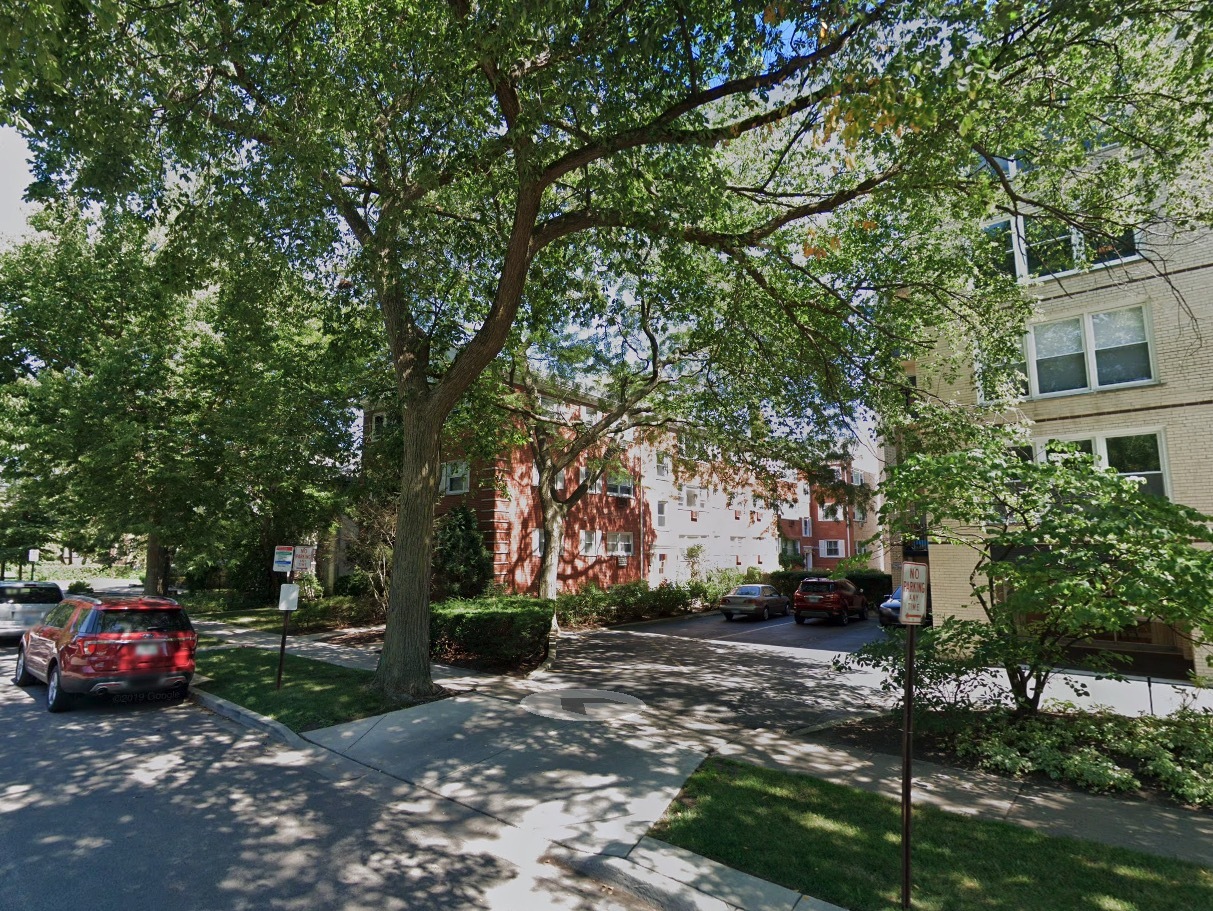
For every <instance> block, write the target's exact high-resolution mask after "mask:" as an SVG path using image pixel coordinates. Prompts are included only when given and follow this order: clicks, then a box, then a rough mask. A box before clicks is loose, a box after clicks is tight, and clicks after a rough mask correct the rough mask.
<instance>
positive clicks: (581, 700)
mask: <svg viewBox="0 0 1213 911" xmlns="http://www.w3.org/2000/svg"><path fill="white" fill-rule="evenodd" d="M521 704H522V707H523V708H524V709H526V710H527V711H528V712H531V713H532V714H534V715H542V716H543V717H544V718H559V719H561V720H562V721H614V720H615V719H616V718H626V717H627V716H629V715H639V714H640V713H641V712H643V711H644V710H645V708H646V706H645V704H644V703H643V702H641V701H640V700H639V699H637V698H636V697H635V696H628V695H626V694H625V693H615V692H612V691H611V690H553V691H552V692H550V693H535V694H534V695H533V696H527V697H526V698H525V699H523V700H522V703H521Z"/></svg>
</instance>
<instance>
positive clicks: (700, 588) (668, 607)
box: [556, 580, 713, 627]
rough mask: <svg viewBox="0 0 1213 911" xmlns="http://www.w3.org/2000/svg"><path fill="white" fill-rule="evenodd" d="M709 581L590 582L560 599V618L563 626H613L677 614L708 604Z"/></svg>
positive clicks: (710, 584)
mask: <svg viewBox="0 0 1213 911" xmlns="http://www.w3.org/2000/svg"><path fill="white" fill-rule="evenodd" d="M712 587H713V586H712V583H711V582H710V581H708V580H698V581H696V580H692V581H691V582H689V583H686V584H679V583H674V582H663V583H661V584H660V585H658V586H657V587H656V588H650V587H649V584H648V582H645V581H644V580H638V581H636V582H625V583H624V584H622V585H616V586H614V587H612V588H609V589H602V588H599V587H598V586H596V585H589V586H586V587H585V588H583V589H582V590H581V591H579V592H576V593H573V594H563V595H561V596H560V597H558V598H557V599H556V619H557V621H558V622H559V623H560V624H561V625H562V626H571V627H586V626H610V625H612V624H617V623H635V622H637V621H640V620H653V619H656V618H658V617H674V616H677V615H679V614H685V613H689V612H691V611H692V610H694V609H695V605H696V602H697V601H698V602H699V603H705V602H706V601H707V600H709V599H708V597H707V595H706V592H708V591H709V590H710V589H711V588H712Z"/></svg>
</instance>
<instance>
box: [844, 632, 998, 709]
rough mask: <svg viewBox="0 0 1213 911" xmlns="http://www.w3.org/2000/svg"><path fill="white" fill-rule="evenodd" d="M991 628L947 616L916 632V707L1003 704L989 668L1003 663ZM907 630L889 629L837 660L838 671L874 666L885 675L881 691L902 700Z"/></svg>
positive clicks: (936, 707) (994, 675) (899, 701)
mask: <svg viewBox="0 0 1213 911" xmlns="http://www.w3.org/2000/svg"><path fill="white" fill-rule="evenodd" d="M990 633H991V631H990V627H989V626H988V625H987V624H984V623H978V622H976V621H973V620H957V619H956V618H955V617H948V618H946V619H945V620H944V621H943V622H942V623H938V624H936V625H935V626H931V627H922V628H920V629H919V630H918V634H917V638H916V640H915V650H914V671H915V674H914V708H915V711H917V712H919V713H923V714H925V713H928V712H931V711H943V710H952V711H954V710H966V709H976V708H985V707H990V706H997V705H1002V704H1005V703H1006V701H1007V696H1006V692H1005V690H1003V689H1001V688H1000V687H998V686H997V682H998V678H997V673H996V672H995V671H993V670H991V666H994V667H998V666H1000V664H1001V662H1000V661H998V660H996V658H995V656H993V655H992V654H991V650H992V649H994V648H995V647H996V646H997V644H998V639H997V638H996V637H994V636H992V635H991V634H990ZM905 637H906V630H905V628H904V627H899V626H890V627H886V635H884V636H882V637H880V638H879V639H876V640H874V641H872V642H869V643H868V644H866V645H864V646H862V647H860V648H859V649H857V650H856V651H854V652H852V653H851V654H849V655H846V656H844V657H842V658H839V659H837V660H836V661H835V665H836V667H837V668H838V669H839V670H842V671H847V670H854V669H856V668H870V669H873V670H876V671H879V672H881V673H882V675H883V676H882V679H881V682H880V689H881V691H882V692H885V693H889V694H890V695H893V696H894V697H896V699H897V704H898V705H900V704H901V697H902V696H903V694H904V692H905V667H906V666H905V656H906V642H905Z"/></svg>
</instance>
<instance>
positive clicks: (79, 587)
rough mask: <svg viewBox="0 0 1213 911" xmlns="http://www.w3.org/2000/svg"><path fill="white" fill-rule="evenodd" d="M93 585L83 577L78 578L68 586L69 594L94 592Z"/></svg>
mask: <svg viewBox="0 0 1213 911" xmlns="http://www.w3.org/2000/svg"><path fill="white" fill-rule="evenodd" d="M92 590H93V587H92V586H91V585H89V584H88V583H87V582H85V581H84V580H82V579H77V580H76V581H75V582H73V583H72V584H71V585H69V586H68V587H67V593H68V594H69V595H87V594H89V593H90V592H92Z"/></svg>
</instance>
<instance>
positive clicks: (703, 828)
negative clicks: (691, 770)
mask: <svg viewBox="0 0 1213 911" xmlns="http://www.w3.org/2000/svg"><path fill="white" fill-rule="evenodd" d="M651 834H652V835H653V836H655V837H657V838H661V839H663V840H664V841H668V842H670V843H671V844H675V845H678V846H680V847H683V848H686V849H688V850H690V851H694V852H696V853H697V854H702V855H704V856H705V857H710V858H712V859H714V860H718V861H720V862H721V863H724V864H727V865H728V866H730V867H733V868H735V869H738V870H743V871H745V872H747V873H752V874H753V875H755V876H759V877H761V878H762V879H765V880H769V881H771V882H775V883H779V884H780V885H783V886H786V887H788V888H790V889H795V890H797V891H800V892H803V893H805V894H807V895H812V896H814V897H816V898H820V899H824V900H825V901H827V902H832V903H834V904H837V905H841V906H842V907H844V908H848V909H851V911H887V909H893V908H897V907H900V894H901V893H900V890H901V848H900V842H901V817H900V807H899V805H898V803H897V802H896V801H893V800H889V799H887V798H884V797H881V796H879V795H876V794H869V793H867V792H865V791H858V790H855V789H853V788H847V787H842V786H840V785H835V784H831V783H829V782H824V781H820V780H818V779H815V778H811V777H809V776H807V775H797V774H794V773H790V772H782V771H774V770H770V769H764V768H760V767H758V766H751V765H747V764H743V763H738V762H730V761H727V760H719V759H711V760H708V761H707V762H705V763H704V764H703V766H702V767H701V768H700V769H699V770H698V771H697V772H696V773H695V774H694V775H692V776H691V778H690V779H689V780H688V781H687V783H686V786H685V787H684V789H683V792H682V794H681V795H680V797H679V798H678V800H676V801H675V802H674V803H673V804H672V805H671V807H670V809H669V810H668V811H667V814H666V816H665V818H663V819H662V820H661V821H660V822H659V823H658V824H657V825H656V826H655V827H654V829H653V831H652V833H651ZM913 877H914V907H915V909H918V911H1058V909H1062V908H1064V909H1066V911H1174V909H1176V908H1213V870H1210V869H1206V868H1204V867H1200V866H1197V865H1195V864H1190V863H1186V862H1183V861H1179V860H1170V859H1167V858H1162V857H1154V856H1151V855H1145V854H1139V853H1137V852H1135V851H1129V850H1125V849H1121V848H1114V847H1110V846H1106V845H1101V844H1096V843H1093V842H1086V841H1078V840H1074V839H1068V838H1056V837H1051V836H1048V835H1044V834H1041V833H1039V832H1034V831H1032V830H1030V829H1026V828H1022V827H1020V826H1014V825H1010V824H1008V823H1000V822H992V821H986V820H978V819H972V818H969V817H964V816H958V815H956V814H953V813H946V812H943V811H941V810H936V809H934V808H931V807H916V808H915V810H914V858H913Z"/></svg>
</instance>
